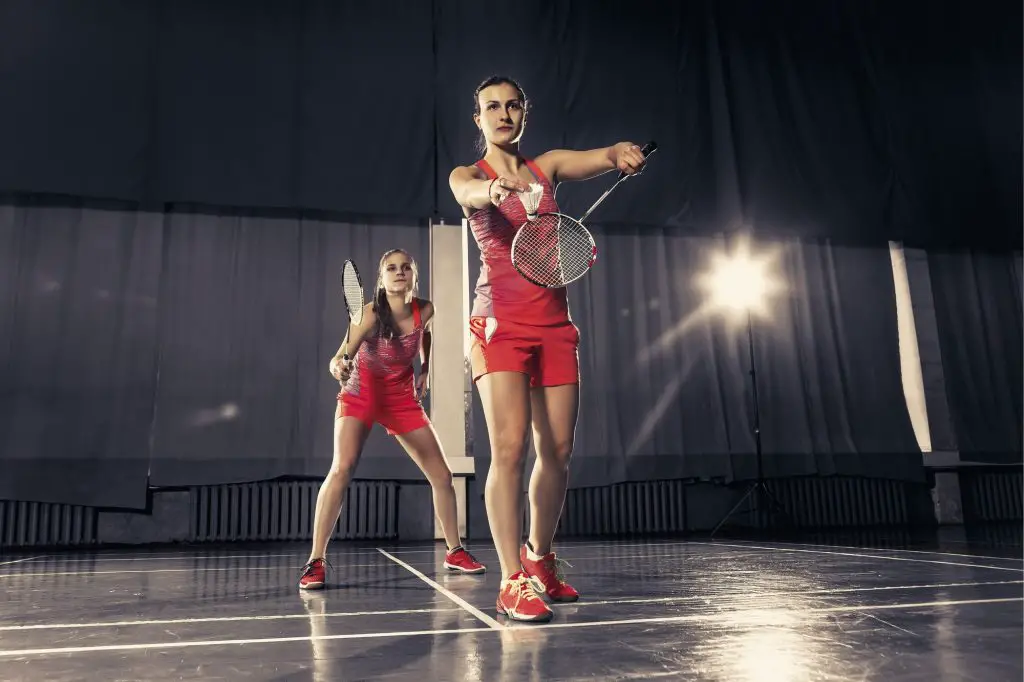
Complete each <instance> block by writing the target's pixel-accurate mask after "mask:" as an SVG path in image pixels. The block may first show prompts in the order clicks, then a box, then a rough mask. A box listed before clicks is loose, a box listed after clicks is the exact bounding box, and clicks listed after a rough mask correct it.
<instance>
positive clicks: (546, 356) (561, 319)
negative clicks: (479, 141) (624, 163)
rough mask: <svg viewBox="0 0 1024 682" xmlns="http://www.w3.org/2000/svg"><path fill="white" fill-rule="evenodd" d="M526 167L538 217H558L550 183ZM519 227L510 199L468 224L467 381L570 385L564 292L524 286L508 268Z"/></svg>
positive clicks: (574, 352)
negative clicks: (486, 378) (517, 376)
mask: <svg viewBox="0 0 1024 682" xmlns="http://www.w3.org/2000/svg"><path fill="white" fill-rule="evenodd" d="M476 165H477V167H478V168H480V169H481V170H483V171H484V172H485V173H486V174H487V177H489V178H497V177H498V175H497V173H495V172H494V169H493V168H491V166H490V164H488V163H487V162H486V161H484V160H483V159H481V160H479V161H477V162H476ZM526 165H527V167H528V168H529V169H530V172H531V173H533V175H534V176H535V177H536V178H537V182H539V183H540V184H541V185H542V186H543V188H544V191H543V194H542V195H541V199H540V206H539V212H540V213H546V212H557V211H558V204H557V203H555V197H554V190H553V189H552V187H551V183H550V182H548V179H547V178H546V177H544V173H543V172H541V170H540V168H538V167H537V164H535V163H534V162H533V161H531V160H529V159H526ZM525 222H526V209H525V208H524V207H523V203H522V201H520V200H519V197H518V196H517V195H516V194H515V193H513V194H510V195H509V196H508V197H506V199H505V200H504V201H502V202H501V205H500V206H497V207H496V206H488V207H487V208H482V209H479V210H478V211H476V212H475V213H473V215H471V216H470V218H469V226H470V229H472V231H473V238H474V239H475V240H476V243H477V246H478V247H480V278H479V279H478V280H477V283H476V297H475V299H474V301H473V312H472V315H471V317H470V320H469V329H470V332H471V333H472V334H473V347H472V351H471V355H470V359H471V364H472V367H473V381H476V380H477V379H479V378H480V377H482V376H483V375H485V374H489V373H491V372H522V373H523V374H527V375H529V376H530V385H531V386H558V385H562V384H576V383H579V380H580V371H579V340H580V336H579V330H578V329H577V328H576V325H574V324H573V323H572V319H571V318H570V316H569V299H568V295H567V294H566V290H565V288H561V289H545V288H543V287H539V286H537V285H535V284H531V283H530V282H528V281H527V280H526V279H524V278H523V277H522V275H520V274H519V273H518V272H517V271H516V269H515V267H513V265H512V239H513V238H514V237H515V235H516V230H517V229H518V228H519V227H520V226H521V225H522V224H523V223H525Z"/></svg>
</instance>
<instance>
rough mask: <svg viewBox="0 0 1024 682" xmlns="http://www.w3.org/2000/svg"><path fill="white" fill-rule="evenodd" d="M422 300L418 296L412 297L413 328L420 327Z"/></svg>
mask: <svg viewBox="0 0 1024 682" xmlns="http://www.w3.org/2000/svg"><path fill="white" fill-rule="evenodd" d="M420 322H421V317H420V300H419V299H418V298H414V299H412V324H413V329H419V328H420Z"/></svg>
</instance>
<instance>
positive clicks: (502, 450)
mask: <svg viewBox="0 0 1024 682" xmlns="http://www.w3.org/2000/svg"><path fill="white" fill-rule="evenodd" d="M525 464H526V442H525V441H524V440H523V439H522V438H511V437H510V438H500V437H499V438H496V439H494V440H493V441H491V466H492V467H494V466H497V467H500V468H503V469H522V468H523V465H525Z"/></svg>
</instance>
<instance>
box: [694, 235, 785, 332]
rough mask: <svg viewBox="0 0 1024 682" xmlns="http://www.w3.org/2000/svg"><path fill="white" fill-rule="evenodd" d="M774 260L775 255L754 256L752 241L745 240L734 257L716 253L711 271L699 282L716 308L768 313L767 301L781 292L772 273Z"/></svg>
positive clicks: (701, 277) (738, 245)
mask: <svg viewBox="0 0 1024 682" xmlns="http://www.w3.org/2000/svg"><path fill="white" fill-rule="evenodd" d="M774 259H775V253H774V252H772V253H767V254H762V255H760V256H754V255H752V254H751V252H750V242H749V241H748V240H742V241H740V242H738V243H737V245H736V248H735V249H734V251H733V252H732V254H730V255H727V254H724V253H718V254H715V255H714V256H713V257H712V259H711V269H710V271H709V272H707V273H704V274H702V275H700V276H699V277H698V278H697V282H698V284H699V285H700V286H701V288H703V289H704V290H705V291H707V292H708V293H709V294H710V295H711V305H712V306H714V307H716V308H721V309H725V310H733V311H737V312H748V311H749V312H751V313H753V314H755V315H758V314H764V313H765V312H766V309H765V304H766V301H767V298H768V297H769V296H770V295H771V294H774V293H776V292H778V291H779V290H780V289H781V286H780V284H779V282H778V281H777V280H775V278H773V277H772V276H771V275H770V274H769V272H768V270H769V266H770V265H771V262H772V261H773V260H774Z"/></svg>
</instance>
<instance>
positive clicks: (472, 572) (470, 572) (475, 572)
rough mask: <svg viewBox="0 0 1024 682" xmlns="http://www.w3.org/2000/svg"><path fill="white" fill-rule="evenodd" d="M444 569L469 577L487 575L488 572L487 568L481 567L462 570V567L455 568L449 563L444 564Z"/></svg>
mask: <svg viewBox="0 0 1024 682" xmlns="http://www.w3.org/2000/svg"><path fill="white" fill-rule="evenodd" d="M444 567H445V568H447V569H448V570H449V571H454V572H456V573H465V574H467V575H479V574H480V573H486V572H487V567H486V566H481V567H480V568H473V569H468V568H462V567H461V566H453V565H451V564H449V563H448V562H447V561H446V562H445V563H444Z"/></svg>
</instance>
